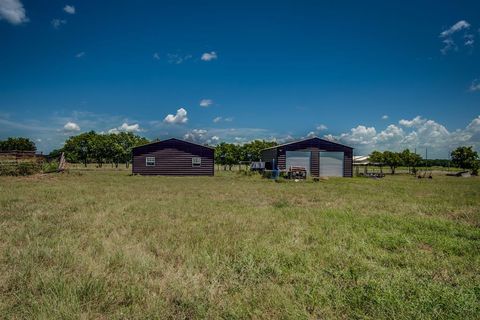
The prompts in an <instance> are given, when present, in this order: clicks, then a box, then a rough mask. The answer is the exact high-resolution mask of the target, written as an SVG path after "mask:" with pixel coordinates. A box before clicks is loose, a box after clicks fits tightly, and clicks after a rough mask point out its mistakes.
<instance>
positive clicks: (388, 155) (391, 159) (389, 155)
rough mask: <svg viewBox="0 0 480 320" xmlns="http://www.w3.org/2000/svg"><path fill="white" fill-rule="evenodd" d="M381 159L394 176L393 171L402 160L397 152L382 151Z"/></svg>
mask: <svg viewBox="0 0 480 320" xmlns="http://www.w3.org/2000/svg"><path fill="white" fill-rule="evenodd" d="M383 159H384V162H385V164H386V165H387V166H389V167H390V170H391V172H392V174H395V169H396V168H397V167H398V166H400V165H401V164H402V158H401V157H400V154H399V153H398V152H392V151H384V152H383Z"/></svg>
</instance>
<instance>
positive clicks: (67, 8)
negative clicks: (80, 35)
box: [63, 4, 75, 14]
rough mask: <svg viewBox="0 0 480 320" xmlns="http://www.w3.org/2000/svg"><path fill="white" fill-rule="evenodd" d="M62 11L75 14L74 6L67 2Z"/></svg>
mask: <svg viewBox="0 0 480 320" xmlns="http://www.w3.org/2000/svg"><path fill="white" fill-rule="evenodd" d="M63 11H65V12H66V13H69V14H75V7H74V6H70V5H68V4H67V5H66V6H65V7H63Z"/></svg>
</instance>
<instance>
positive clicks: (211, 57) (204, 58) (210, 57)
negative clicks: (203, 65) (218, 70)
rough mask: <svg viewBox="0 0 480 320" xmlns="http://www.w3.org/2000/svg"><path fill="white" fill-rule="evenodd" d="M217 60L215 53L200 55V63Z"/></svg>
mask: <svg viewBox="0 0 480 320" xmlns="http://www.w3.org/2000/svg"><path fill="white" fill-rule="evenodd" d="M217 58H218V56H217V53H216V52H215V51H212V52H205V53H204V54H202V57H201V59H202V61H212V60H216V59H217Z"/></svg>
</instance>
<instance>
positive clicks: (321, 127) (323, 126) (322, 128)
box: [316, 124, 328, 131]
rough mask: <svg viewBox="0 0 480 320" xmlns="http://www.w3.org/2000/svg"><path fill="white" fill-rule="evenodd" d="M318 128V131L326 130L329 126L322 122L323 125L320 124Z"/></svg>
mask: <svg viewBox="0 0 480 320" xmlns="http://www.w3.org/2000/svg"><path fill="white" fill-rule="evenodd" d="M316 129H317V131H325V130H327V129H328V128H327V126H326V125H324V124H321V125H318V126H317V128H316Z"/></svg>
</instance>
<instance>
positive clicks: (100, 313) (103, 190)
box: [0, 168, 480, 319]
mask: <svg viewBox="0 0 480 320" xmlns="http://www.w3.org/2000/svg"><path fill="white" fill-rule="evenodd" d="M479 227H480V180H479V179H478V178H470V179H466V178H455V177H442V176H436V177H435V178H434V179H432V180H428V179H420V180H418V179H415V178H412V177H408V176H393V177H392V176H388V177H386V178H385V179H380V180H374V179H362V178H354V179H329V180H327V181H321V182H318V183H315V182H310V181H308V182H299V183H295V182H286V183H275V182H273V181H269V180H263V179H261V178H259V177H257V176H255V177H246V176H243V175H241V174H239V173H229V172H220V173H218V174H217V176H215V177H183V178H182V177H141V176H129V174H128V171H126V170H125V169H123V170H107V169H106V168H104V169H103V170H84V171H80V170H72V171H70V173H68V174H67V173H66V174H60V175H57V174H51V175H46V176H35V177H0V231H1V232H0V315H1V317H4V318H6V319H12V318H13V319H15V318H17V319H23V318H35V319H52V318H58V319H78V318H83V319H86V318H105V319H107V318H108V319H111V318H113V319H115V318H117V319H121V318H128V319H132V318H136V319H139V318H161V319H167V318H176V319H178V318H210V319H211V318H227V319H247V318H285V319H288V318H290V319H318V318H321V319H332V318H337V319H386V318H388V319H412V318H418V319H454V318H461V319H478V317H479V314H480V229H479Z"/></svg>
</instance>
